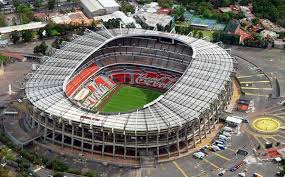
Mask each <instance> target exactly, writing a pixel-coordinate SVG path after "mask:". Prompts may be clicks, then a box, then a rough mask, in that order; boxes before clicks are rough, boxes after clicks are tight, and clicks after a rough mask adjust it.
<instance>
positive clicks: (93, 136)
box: [91, 127, 95, 154]
mask: <svg viewBox="0 0 285 177" xmlns="http://www.w3.org/2000/svg"><path fill="white" fill-rule="evenodd" d="M91 134H92V151H91V152H92V154H94V138H95V137H94V129H93V127H92V132H91Z"/></svg>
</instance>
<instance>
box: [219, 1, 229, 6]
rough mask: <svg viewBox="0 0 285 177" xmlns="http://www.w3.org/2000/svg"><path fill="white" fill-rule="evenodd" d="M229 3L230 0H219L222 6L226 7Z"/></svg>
mask: <svg viewBox="0 0 285 177" xmlns="http://www.w3.org/2000/svg"><path fill="white" fill-rule="evenodd" d="M230 4H231V1H230V0H222V1H221V6H222V7H228V6H229V5H230Z"/></svg>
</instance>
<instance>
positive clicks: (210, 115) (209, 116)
mask: <svg viewBox="0 0 285 177" xmlns="http://www.w3.org/2000/svg"><path fill="white" fill-rule="evenodd" d="M207 117H208V129H209V133H211V132H212V128H211V117H212V113H210V114H209V115H208V116H207Z"/></svg>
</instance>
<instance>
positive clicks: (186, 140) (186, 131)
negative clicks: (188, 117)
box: [184, 123, 189, 152]
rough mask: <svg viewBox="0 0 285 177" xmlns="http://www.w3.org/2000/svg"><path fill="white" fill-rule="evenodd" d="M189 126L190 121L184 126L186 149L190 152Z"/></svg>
mask: <svg viewBox="0 0 285 177" xmlns="http://www.w3.org/2000/svg"><path fill="white" fill-rule="evenodd" d="M188 127H189V123H187V124H186V126H185V127H184V134H185V140H184V141H185V144H186V151H187V152H188V138H187V136H188Z"/></svg>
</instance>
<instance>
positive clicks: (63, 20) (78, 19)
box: [51, 11, 92, 25]
mask: <svg viewBox="0 0 285 177" xmlns="http://www.w3.org/2000/svg"><path fill="white" fill-rule="evenodd" d="M51 21H52V22H53V23H55V24H74V25H82V24H83V25H89V24H91V22H92V19H89V18H87V17H86V16H85V15H84V14H83V12H82V11H76V12H71V13H67V14H59V15H55V16H52V17H51Z"/></svg>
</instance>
